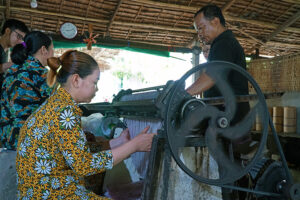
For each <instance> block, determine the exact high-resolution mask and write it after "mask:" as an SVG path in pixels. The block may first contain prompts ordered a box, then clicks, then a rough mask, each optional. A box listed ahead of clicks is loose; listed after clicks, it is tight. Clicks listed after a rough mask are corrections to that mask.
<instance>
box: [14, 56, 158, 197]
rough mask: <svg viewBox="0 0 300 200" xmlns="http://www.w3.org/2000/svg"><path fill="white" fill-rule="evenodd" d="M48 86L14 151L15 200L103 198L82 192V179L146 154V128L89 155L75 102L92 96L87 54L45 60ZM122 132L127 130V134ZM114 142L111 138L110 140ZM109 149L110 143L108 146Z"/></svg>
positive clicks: (95, 71)
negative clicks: (53, 89) (139, 153)
mask: <svg viewBox="0 0 300 200" xmlns="http://www.w3.org/2000/svg"><path fill="white" fill-rule="evenodd" d="M48 65H49V67H50V72H49V74H48V83H49V84H50V85H53V84H54V83H56V82H57V83H59V84H60V87H59V88H58V89H57V91H56V92H55V93H54V94H53V95H51V96H50V97H49V98H48V99H47V100H46V101H45V103H44V104H42V105H41V106H40V107H39V108H38V109H37V110H36V111H35V112H34V113H33V114H32V115H31V116H30V117H29V118H28V119H27V120H26V122H25V123H24V126H23V127H22V129H21V131H20V137H19V141H18V148H17V161H16V167H17V177H18V180H17V183H18V198H19V199H106V198H104V197H101V196H98V195H96V194H95V193H93V192H91V191H89V190H87V189H86V188H85V187H84V182H83V177H85V176H90V175H92V174H97V173H101V172H104V171H105V170H106V169H111V168H112V167H113V166H114V165H116V164H118V163H119V162H121V161H122V160H123V159H125V158H127V157H128V156H129V155H130V154H132V153H134V152H137V151H150V149H151V144H152V139H153V136H154V135H155V134H154V133H151V134H147V131H148V130H149V127H146V128H145V129H144V130H142V131H141V134H139V135H138V136H137V137H135V138H133V139H131V140H128V141H123V142H121V143H120V142H115V145H114V146H112V145H110V147H111V150H105V151H100V152H97V153H91V152H90V149H89V147H88V146H87V141H86V137H85V135H84V132H83V131H82V128H81V115H82V111H81V109H80V108H79V103H82V102H90V101H91V99H92V98H93V97H94V96H95V93H96V91H97V90H98V88H97V82H98V80H99V78H100V70H99V66H98V64H97V62H96V61H95V60H94V59H93V58H92V57H91V56H89V55H88V54H85V53H83V52H78V51H68V52H65V53H64V54H63V55H62V56H61V57H60V58H50V59H48ZM127 131H128V130H127ZM116 139H117V138H116ZM110 144H111V143H110Z"/></svg>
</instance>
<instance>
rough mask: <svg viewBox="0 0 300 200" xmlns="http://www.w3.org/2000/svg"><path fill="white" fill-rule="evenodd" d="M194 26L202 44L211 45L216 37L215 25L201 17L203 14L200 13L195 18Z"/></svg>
mask: <svg viewBox="0 0 300 200" xmlns="http://www.w3.org/2000/svg"><path fill="white" fill-rule="evenodd" d="M194 26H195V29H196V30H197V33H198V37H199V39H200V40H201V41H202V42H203V43H204V44H211V43H212V42H213V41H214V39H215V38H216V37H217V35H216V30H217V29H216V25H215V24H214V23H212V20H208V19H206V18H205V17H204V15H203V12H201V13H200V14H198V15H197V16H196V17H195V19H194Z"/></svg>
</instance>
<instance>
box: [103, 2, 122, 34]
mask: <svg viewBox="0 0 300 200" xmlns="http://www.w3.org/2000/svg"><path fill="white" fill-rule="evenodd" d="M122 2H123V0H119V2H118V5H117V7H116V9H115V11H114V14H113V16H112V17H111V19H110V21H109V24H108V26H107V29H106V33H105V36H106V35H109V30H110V28H111V26H112V24H113V22H114V19H115V17H116V15H117V13H118V11H119V8H120V7H121V4H122Z"/></svg>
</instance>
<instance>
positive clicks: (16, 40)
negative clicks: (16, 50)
mask: <svg viewBox="0 0 300 200" xmlns="http://www.w3.org/2000/svg"><path fill="white" fill-rule="evenodd" d="M24 37H25V33H24V32H22V31H20V30H19V29H16V30H11V33H10V46H11V47H14V46H16V45H17V44H20V43H22V42H23V41H24Z"/></svg>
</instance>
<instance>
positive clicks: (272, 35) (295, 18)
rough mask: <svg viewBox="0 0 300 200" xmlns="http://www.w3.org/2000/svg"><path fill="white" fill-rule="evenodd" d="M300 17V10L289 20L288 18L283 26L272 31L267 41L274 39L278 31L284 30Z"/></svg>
mask: <svg viewBox="0 0 300 200" xmlns="http://www.w3.org/2000/svg"><path fill="white" fill-rule="evenodd" d="M299 18H300V10H299V11H298V12H297V13H296V14H295V15H293V16H292V17H290V18H289V19H288V20H286V21H285V22H284V23H283V24H282V25H281V26H279V27H277V29H276V30H275V31H274V32H272V33H271V34H270V35H269V36H268V37H267V38H266V39H265V42H267V41H269V40H271V39H273V38H274V37H275V36H276V35H277V34H278V33H280V32H282V31H283V30H284V29H286V28H287V27H288V26H290V25H291V24H293V23H294V22H296V21H297V20H298V19H299Z"/></svg>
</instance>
